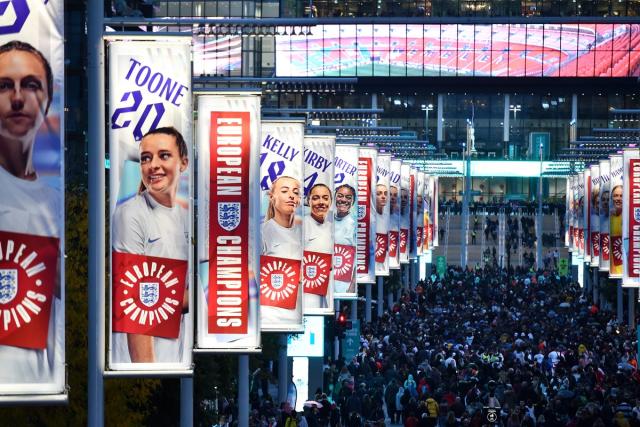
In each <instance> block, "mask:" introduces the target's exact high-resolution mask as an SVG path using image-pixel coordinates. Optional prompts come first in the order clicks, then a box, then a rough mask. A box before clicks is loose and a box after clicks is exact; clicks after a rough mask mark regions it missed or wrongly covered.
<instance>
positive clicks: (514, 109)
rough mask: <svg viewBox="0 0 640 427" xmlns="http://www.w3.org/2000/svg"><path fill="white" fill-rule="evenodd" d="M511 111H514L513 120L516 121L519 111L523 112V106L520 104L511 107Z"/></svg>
mask: <svg viewBox="0 0 640 427" xmlns="http://www.w3.org/2000/svg"><path fill="white" fill-rule="evenodd" d="M509 111H513V120H515V119H516V115H517V114H518V111H522V106H521V105H520V104H518V105H513V104H511V105H509Z"/></svg>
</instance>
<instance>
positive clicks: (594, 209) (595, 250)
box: [589, 164, 600, 267]
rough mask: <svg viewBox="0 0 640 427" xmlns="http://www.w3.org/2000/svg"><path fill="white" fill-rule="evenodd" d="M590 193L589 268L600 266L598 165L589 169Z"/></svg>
mask: <svg viewBox="0 0 640 427" xmlns="http://www.w3.org/2000/svg"><path fill="white" fill-rule="evenodd" d="M589 169H590V173H589V177H590V179H591V192H590V198H589V218H590V219H589V236H590V239H589V240H590V241H591V267H598V266H599V265H600V216H599V215H600V165H599V164H596V165H591V166H590V167H589Z"/></svg>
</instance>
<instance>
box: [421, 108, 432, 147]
mask: <svg viewBox="0 0 640 427" xmlns="http://www.w3.org/2000/svg"><path fill="white" fill-rule="evenodd" d="M421 109H422V111H424V115H425V120H424V139H426V140H428V139H429V111H433V104H429V105H425V104H422V107H421Z"/></svg>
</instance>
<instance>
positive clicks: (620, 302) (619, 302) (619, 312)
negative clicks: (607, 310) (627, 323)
mask: <svg viewBox="0 0 640 427" xmlns="http://www.w3.org/2000/svg"><path fill="white" fill-rule="evenodd" d="M616 284H617V291H618V292H617V296H618V298H617V301H616V302H617V304H616V308H617V313H616V320H617V321H618V324H619V325H622V322H623V321H624V313H623V312H624V307H623V296H622V280H620V279H618V280H616Z"/></svg>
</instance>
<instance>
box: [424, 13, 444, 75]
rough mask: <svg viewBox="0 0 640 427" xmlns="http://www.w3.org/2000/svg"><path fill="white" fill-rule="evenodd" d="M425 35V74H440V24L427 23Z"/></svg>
mask: <svg viewBox="0 0 640 427" xmlns="http://www.w3.org/2000/svg"><path fill="white" fill-rule="evenodd" d="M422 37H423V48H424V56H423V66H424V75H425V76H439V75H440V25H437V24H436V25H425V26H424V27H423V30H422Z"/></svg>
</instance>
